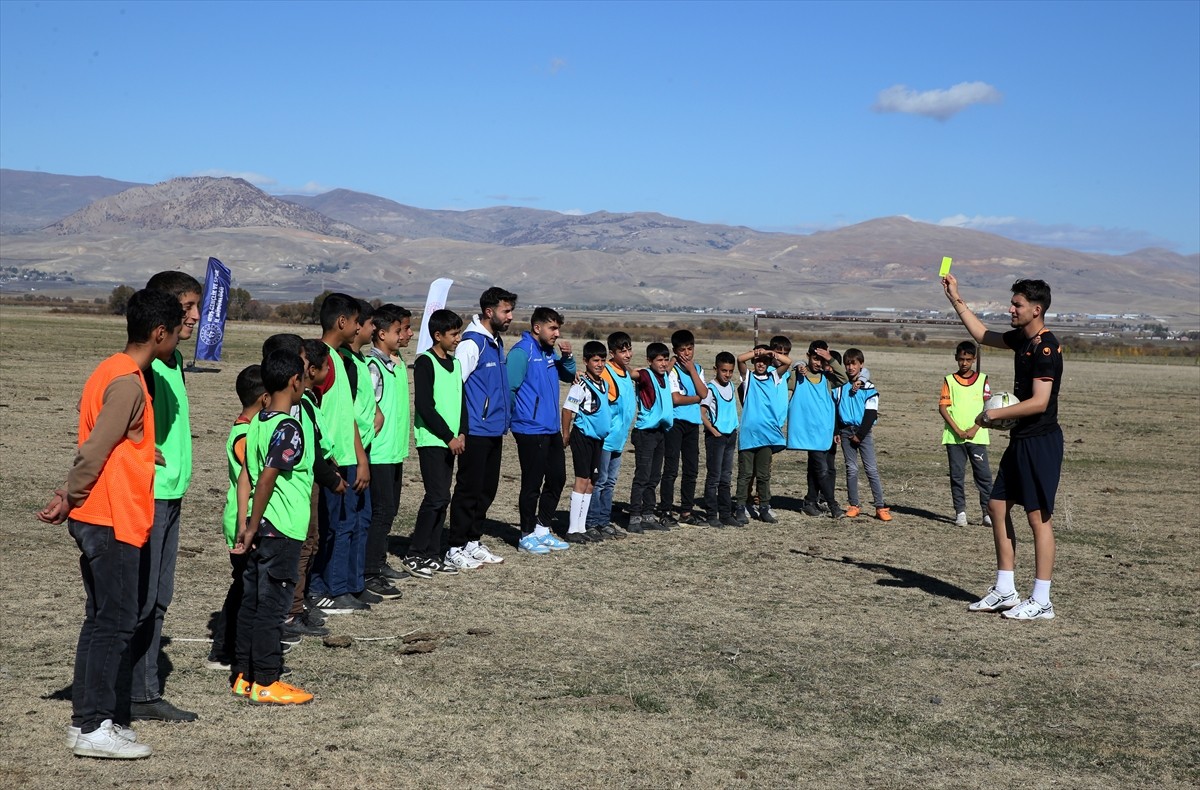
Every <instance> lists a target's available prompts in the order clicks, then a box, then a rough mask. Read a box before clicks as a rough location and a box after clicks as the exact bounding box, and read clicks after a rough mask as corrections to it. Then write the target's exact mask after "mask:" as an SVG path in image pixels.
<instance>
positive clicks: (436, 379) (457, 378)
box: [415, 351, 463, 447]
mask: <svg viewBox="0 0 1200 790" xmlns="http://www.w3.org/2000/svg"><path fill="white" fill-rule="evenodd" d="M425 353H426V354H427V355H428V356H429V358H430V361H432V362H433V407H434V408H435V409H437V413H438V414H440V415H441V416H442V419H443V420H445V421H446V425H448V426H449V427H450V430H451V431H452V432H453V433H454V435H455V436H458V434H459V433H461V430H460V429H461V428H462V425H460V423H461V421H462V397H463V380H462V364H461V363H460V362H459V361H458V360H457V359H456V360H454V369H453V370H446V369H445V368H444V367H442V362H441V360H440V359H438V358H437V356H436V355H435V354H434V353H433V352H432V351H426V352H425ZM415 422H416V436H417V447H445V446H446V443H445V442H443V441H442V440H441V439H439V438H437V436H435V435H434V434H433V433H432V432H431V431H430V430H429V429H428V428H427V427H425V421H424V420H422V419H421V415H420V414H418V415H417V417H416V421H415Z"/></svg>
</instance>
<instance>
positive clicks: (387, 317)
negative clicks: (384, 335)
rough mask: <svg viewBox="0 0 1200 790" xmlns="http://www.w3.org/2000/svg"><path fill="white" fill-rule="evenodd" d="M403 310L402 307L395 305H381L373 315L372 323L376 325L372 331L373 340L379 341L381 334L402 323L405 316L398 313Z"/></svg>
mask: <svg viewBox="0 0 1200 790" xmlns="http://www.w3.org/2000/svg"><path fill="white" fill-rule="evenodd" d="M403 309H404V308H402V307H396V305H394V304H384V305H380V306H379V307H378V308H377V309H376V310H375V312H374V313H373V314H372V315H371V321H372V323H373V325H374V329H372V330H371V339H372V340H378V339H379V333H380V332H386V331H387V330H389V329H391V328H392V324H398V323H400V321H401V319H402V318H403V316H401V315H400V313H399V312H397V311H399V310H403Z"/></svg>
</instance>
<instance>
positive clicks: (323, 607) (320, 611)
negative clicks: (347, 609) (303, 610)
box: [304, 595, 334, 617]
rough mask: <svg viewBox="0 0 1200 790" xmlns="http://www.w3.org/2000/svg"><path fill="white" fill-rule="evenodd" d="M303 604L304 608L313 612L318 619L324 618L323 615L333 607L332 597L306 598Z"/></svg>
mask: <svg viewBox="0 0 1200 790" xmlns="http://www.w3.org/2000/svg"><path fill="white" fill-rule="evenodd" d="M304 603H305V606H307V607H308V611H310V612H313V613H314V614H316V615H318V616H320V617H324V616H325V615H327V614H329V610H330V608H332V607H333V605H334V603H333V596H332V595H313V596H308V597H306V598H305V599H304Z"/></svg>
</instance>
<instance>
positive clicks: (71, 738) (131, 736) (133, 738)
mask: <svg viewBox="0 0 1200 790" xmlns="http://www.w3.org/2000/svg"><path fill="white" fill-rule="evenodd" d="M80 732H82V730H80V729H79V728H78V727H67V748H68V749H74V748H75V743H76V741H78V740H79V733H80ZM113 732H115V733H116V734H117V735H119V736H121V737H122V738H124V739H125V740H127V741H129V742H130V743H137V733H136V732H134V731H133V730H131V729H130V728H128V727H122V726H121V725H120V724H113Z"/></svg>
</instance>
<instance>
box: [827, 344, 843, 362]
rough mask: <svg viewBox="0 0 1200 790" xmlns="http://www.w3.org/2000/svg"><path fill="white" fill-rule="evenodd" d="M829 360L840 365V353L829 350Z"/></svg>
mask: <svg viewBox="0 0 1200 790" xmlns="http://www.w3.org/2000/svg"><path fill="white" fill-rule="evenodd" d="M829 358H830V359H832V360H833V361H834V362H837V363H838V364H841V362H842V352H840V351H834V350H833V349H832V348H831V349H829Z"/></svg>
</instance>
